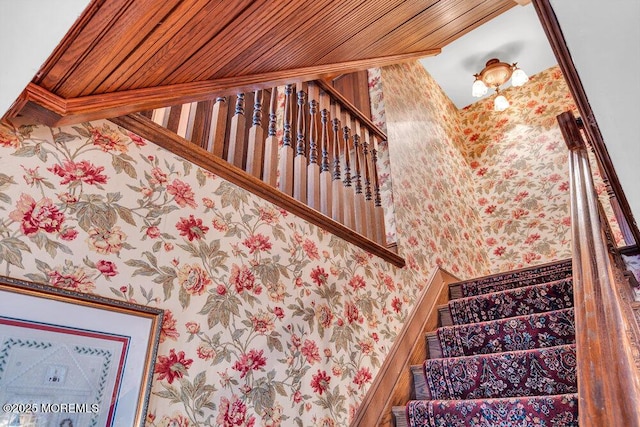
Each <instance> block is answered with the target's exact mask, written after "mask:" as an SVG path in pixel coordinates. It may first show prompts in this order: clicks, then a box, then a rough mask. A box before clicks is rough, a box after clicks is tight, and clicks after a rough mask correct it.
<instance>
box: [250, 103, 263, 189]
mask: <svg viewBox="0 0 640 427" xmlns="http://www.w3.org/2000/svg"><path fill="white" fill-rule="evenodd" d="M263 155H264V131H263V130H262V91H261V90H256V91H255V93H254V100H253V116H252V120H251V128H250V129H249V142H248V145H247V167H246V169H245V170H246V171H247V172H249V173H250V174H251V175H253V176H255V177H256V178H260V177H261V174H260V172H261V170H262V163H263V159H262V156H263Z"/></svg>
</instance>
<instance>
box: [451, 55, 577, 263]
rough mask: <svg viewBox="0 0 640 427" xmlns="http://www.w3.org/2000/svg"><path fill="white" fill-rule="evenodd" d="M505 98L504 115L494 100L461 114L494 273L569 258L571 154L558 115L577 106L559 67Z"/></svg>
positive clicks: (471, 107)
mask: <svg viewBox="0 0 640 427" xmlns="http://www.w3.org/2000/svg"><path fill="white" fill-rule="evenodd" d="M504 94H505V96H506V97H507V99H508V100H509V102H510V103H511V105H510V107H509V108H507V109H506V110H505V111H503V112H496V111H493V96H491V97H488V98H486V99H483V100H481V101H478V102H476V103H475V104H472V105H470V106H468V107H466V108H464V109H462V110H460V116H461V122H462V125H463V129H462V131H463V134H464V137H465V144H464V153H465V157H466V158H467V160H468V162H469V166H470V167H471V169H472V170H473V173H474V180H475V182H476V191H477V197H476V200H475V204H476V205H477V206H478V207H479V209H481V210H482V218H483V230H484V235H483V238H484V244H485V245H486V247H487V250H488V252H489V256H490V257H491V264H492V268H493V270H494V271H505V270H510V269H514V268H520V267H523V266H526V265H532V264H540V263H543V262H549V261H553V260H556V259H562V258H569V257H571V242H570V239H571V229H570V224H571V222H570V213H569V183H568V174H569V169H568V163H567V161H568V156H567V153H568V151H567V148H566V144H565V143H564V140H563V138H562V134H561V132H560V129H559V128H558V125H557V121H556V116H557V115H558V114H560V113H561V112H563V111H567V110H571V111H573V110H575V105H574V103H573V100H572V99H571V97H570V96H569V94H568V92H567V87H566V84H565V83H564V79H563V77H562V74H561V73H560V71H559V69H558V68H557V67H553V68H551V69H549V70H547V71H544V72H542V73H539V74H536V75H535V76H532V77H531V80H530V82H529V83H528V84H526V85H525V86H523V87H521V88H514V87H511V88H509V89H507V90H506V91H504Z"/></svg>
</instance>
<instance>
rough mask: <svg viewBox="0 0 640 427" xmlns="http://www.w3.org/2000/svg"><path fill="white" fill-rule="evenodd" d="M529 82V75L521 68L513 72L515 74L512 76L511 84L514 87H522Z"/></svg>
mask: <svg viewBox="0 0 640 427" xmlns="http://www.w3.org/2000/svg"><path fill="white" fill-rule="evenodd" d="M528 81H529V77H527V74H526V73H525V72H524V71H522V70H521V69H520V68H516V69H515V70H514V71H513V74H512V75H511V84H512V85H513V86H516V87H517V86H522V85H524V84H525V83H526V82H528Z"/></svg>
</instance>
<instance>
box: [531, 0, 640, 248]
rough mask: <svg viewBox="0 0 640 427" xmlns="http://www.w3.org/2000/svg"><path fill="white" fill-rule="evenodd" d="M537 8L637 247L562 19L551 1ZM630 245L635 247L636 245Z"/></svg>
mask: <svg viewBox="0 0 640 427" xmlns="http://www.w3.org/2000/svg"><path fill="white" fill-rule="evenodd" d="M533 6H534V7H535V9H536V12H537V13H538V18H539V19H540V23H541V24H542V28H543V29H544V31H545V33H546V35H547V39H548V40H549V43H550V44H551V48H552V50H553V53H554V54H555V56H556V59H557V60H558V65H559V67H560V70H562V74H563V75H564V78H565V80H566V82H567V85H568V86H569V91H570V92H571V95H572V96H573V99H574V101H575V103H576V106H577V107H578V112H579V113H580V116H581V117H582V119H583V123H584V130H585V132H586V134H587V136H588V138H589V141H590V142H591V144H592V145H593V150H594V153H595V155H596V159H597V160H598V163H599V165H600V169H601V171H600V172H601V174H602V175H603V178H604V179H606V180H608V182H609V184H610V185H611V189H612V191H613V193H614V194H615V197H616V200H617V203H618V205H619V210H620V213H621V216H622V217H623V218H624V221H620V220H618V222H626V223H627V225H628V227H629V229H630V232H631V234H632V235H633V239H634V240H635V243H636V244H640V230H638V225H637V223H636V221H635V219H634V217H633V213H632V212H631V207H630V205H629V201H628V200H627V197H626V195H625V194H624V191H623V189H622V185H621V184H620V180H619V179H618V175H617V173H616V171H615V168H614V167H613V162H612V161H611V157H610V156H609V152H608V151H607V147H606V145H605V142H604V139H603V137H602V133H601V132H600V127H599V126H598V123H597V121H596V118H595V115H594V113H593V110H592V109H591V105H590V104H589V99H588V98H587V94H586V92H585V90H584V86H582V81H581V80H580V76H579V75H578V71H577V70H576V67H575V64H574V63H573V59H572V58H571V52H569V48H568V46H567V43H566V40H565V38H564V35H563V33H562V29H561V28H560V23H559V22H558V18H557V17H556V14H555V12H554V11H553V7H552V6H551V3H550V1H549V0H533ZM627 243H628V244H631V243H633V242H627Z"/></svg>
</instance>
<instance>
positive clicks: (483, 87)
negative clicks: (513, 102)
mask: <svg viewBox="0 0 640 427" xmlns="http://www.w3.org/2000/svg"><path fill="white" fill-rule="evenodd" d="M473 76H474V77H475V78H476V80H475V81H474V82H473V86H472V88H471V93H472V95H473V96H474V97H476V98H480V97H482V96H484V95H486V93H487V92H488V90H489V88H491V89H493V90H495V92H496V99H495V102H494V109H495V110H496V111H503V110H504V109H506V108H507V107H508V106H509V102H508V101H507V99H506V98H505V97H504V96H503V95H500V93H499V92H500V86H502V85H503V84H505V83H506V82H507V81H508V80H509V79H511V84H512V85H513V86H522V85H524V84H525V83H526V82H527V81H529V78H528V77H527V75H526V74H525V72H524V71H522V70H521V69H520V68H518V64H517V63H515V62H514V63H513V64H508V63H506V62H502V61H500V60H499V59H498V58H492V59H490V60H488V61H487V63H486V64H485V67H484V68H483V69H482V71H480V72H479V73H478V74H474V75H473Z"/></svg>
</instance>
